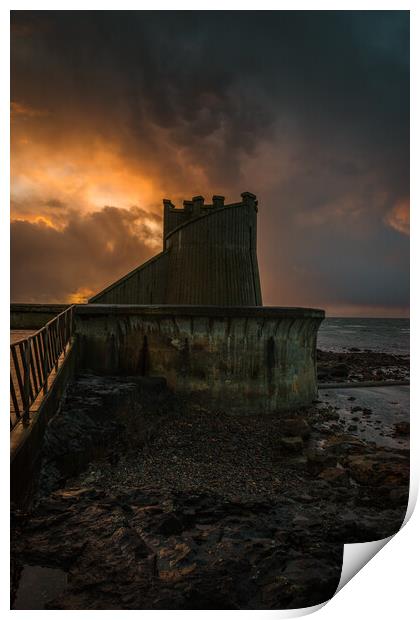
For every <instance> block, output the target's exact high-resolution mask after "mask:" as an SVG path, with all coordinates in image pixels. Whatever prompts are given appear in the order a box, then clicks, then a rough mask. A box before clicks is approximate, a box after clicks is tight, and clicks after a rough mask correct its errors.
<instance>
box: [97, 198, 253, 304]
mask: <svg viewBox="0 0 420 620" xmlns="http://www.w3.org/2000/svg"><path fill="white" fill-rule="evenodd" d="M241 197H242V201H241V202H237V203H233V204H230V205H225V204H224V200H225V199H224V197H223V196H213V201H212V204H204V198H203V197H202V196H194V197H193V199H192V200H185V201H184V204H183V208H181V209H177V208H176V207H175V206H174V205H173V204H172V203H171V201H170V200H164V201H163V251H162V252H160V254H158V255H157V256H155V257H154V258H152V259H150V260H149V261H147V262H146V263H144V264H143V265H140V266H139V267H137V268H136V269H134V270H133V271H131V272H130V273H129V274H127V275H126V276H124V277H123V278H121V279H120V280H118V281H117V282H115V283H114V284H111V285H110V286H108V287H107V288H106V289H104V290H103V291H102V292H100V293H98V294H97V295H95V296H94V297H92V299H90V300H89V303H104V304H168V305H185V304H192V305H203V306H206V305H218V306H261V305H262V299H261V287H260V278H259V272H258V262H257V242H256V239H257V211H258V209H257V204H258V202H257V200H256V196H255V195H254V194H251V193H249V192H244V193H243V194H241Z"/></svg>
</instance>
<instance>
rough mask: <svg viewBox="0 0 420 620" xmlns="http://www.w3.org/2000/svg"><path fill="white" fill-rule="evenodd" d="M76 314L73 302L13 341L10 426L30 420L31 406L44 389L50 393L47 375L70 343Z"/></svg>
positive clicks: (56, 369)
mask: <svg viewBox="0 0 420 620" xmlns="http://www.w3.org/2000/svg"><path fill="white" fill-rule="evenodd" d="M73 314H74V306H70V307H69V308H66V310H64V312H61V313H60V314H58V315H57V316H56V317H54V318H53V319H51V321H49V322H48V323H47V324H46V325H44V327H42V328H41V329H40V330H38V331H37V332H35V333H34V334H32V335H31V336H28V337H27V338H23V339H22V340H18V341H17V342H14V343H12V344H11V345H10V429H13V428H14V427H15V426H16V424H17V423H18V422H19V421H20V420H21V421H22V423H23V424H28V423H29V412H30V408H31V406H32V405H33V403H34V402H35V400H36V399H37V398H38V396H39V395H40V394H41V392H43V394H44V398H45V396H46V395H47V393H48V387H49V386H48V379H49V377H50V376H51V373H52V372H53V370H55V372H57V371H58V367H59V361H60V357H61V356H62V355H65V354H66V353H67V350H68V348H69V347H70V343H71V339H72V335H73Z"/></svg>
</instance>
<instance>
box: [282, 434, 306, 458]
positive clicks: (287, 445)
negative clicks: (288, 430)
mask: <svg viewBox="0 0 420 620" xmlns="http://www.w3.org/2000/svg"><path fill="white" fill-rule="evenodd" d="M279 446H280V448H281V450H282V451H284V452H288V453H299V454H300V453H301V452H302V451H303V440H302V437H281V438H280V441H279Z"/></svg>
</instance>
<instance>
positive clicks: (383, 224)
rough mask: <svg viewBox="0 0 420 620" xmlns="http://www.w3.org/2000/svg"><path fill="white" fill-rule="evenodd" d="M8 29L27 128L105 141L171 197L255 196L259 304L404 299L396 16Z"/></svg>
mask: <svg viewBox="0 0 420 620" xmlns="http://www.w3.org/2000/svg"><path fill="white" fill-rule="evenodd" d="M12 24H13V32H14V34H13V39H12V98H13V100H14V101H16V103H17V104H18V105H20V106H21V108H20V109H21V110H22V109H23V110H34V111H36V110H43V111H45V110H46V111H48V122H46V117H45V118H44V117H42V116H36V112H33V113H32V118H33V135H34V136H35V138H37V137H38V138H39V139H40V140H42V139H46V136H47V139H48V140H49V141H57V142H58V143H59V144H62V143H63V141H64V142H65V140H66V139H70V138H71V135H72V129H71V128H72V127H74V131H75V132H82V133H83V132H84V131H85V132H86V133H92V134H95V135H99V136H102V137H104V138H105V139H109V140H111V141H114V142H115V141H116V142H118V143H119V144H121V145H122V148H123V152H124V154H125V156H126V157H127V159H129V160H130V161H132V162H134V164H135V163H136V162H137V165H138V167H139V169H141V170H142V171H143V172H144V173H146V174H149V175H151V176H159V178H160V180H161V186H162V187H164V188H165V191H167V193H168V195H172V196H173V195H174V194H175V196H174V197H175V198H178V197H180V196H181V195H182V193H183V194H184V197H187V196H189V195H191V194H193V193H197V192H200V193H201V192H204V191H208V192H211V191H213V192H215V193H220V192H223V193H226V194H227V195H228V196H231V197H233V198H235V199H236V198H237V196H238V194H239V193H240V191H243V190H244V189H250V190H251V191H255V192H256V193H257V194H258V197H259V199H260V205H261V210H260V220H259V223H260V230H261V235H260V240H261V242H260V251H259V253H260V261H261V264H262V265H263V274H262V276H263V284H265V291H264V292H265V293H266V296H265V297H266V301H268V302H269V303H279V304H282V303H294V302H295V301H296V300H297V298H298V297H299V299H302V301H301V303H303V302H305V303H310V304H311V305H315V304H318V305H320V304H323V303H329V301H330V300H332V299H334V303H335V302H336V298H337V300H338V298H339V297H340V295H341V298H342V299H343V301H344V298H345V301H346V303H347V301H348V300H347V298H348V299H349V303H355V304H367V305H369V304H375V303H377V304H379V303H380V304H384V305H398V306H400V305H406V304H407V303H408V280H407V272H408V240H407V239H406V238H405V237H404V236H403V235H402V234H401V232H395V231H391V230H390V228H389V222H392V221H393V220H392V217H391V215H390V214H391V212H392V210H393V209H395V208H396V205H397V204H399V203H400V202H401V201H407V200H408V193H409V13H408V12H395V11H394V12H378V11H375V12H368V11H366V12H347V11H342V12H340V11H337V12H301V11H299V12H286V11H279V12H245V11H244V12H222V13H220V12H217V11H215V12H207V11H204V12H203V11H196V12H107V11H102V12H89V11H87V12H76V11H74V12H65V11H60V12H52V13H51V12H42V11H41V12H30V13H26V12H15V13H14V14H13V18H12ZM22 106H23V107H22ZM17 109H19V108H17ZM34 114H35V116H33V115H34ZM37 123H38V124H37ZM192 170H194V171H196V170H198V171H199V172H200V174H201V177H200V176H199V177H198V178H201V179H202V180H203V183H204V185H205V187H196V186H195V185H194V183H195V182H196V181H195V180H194V181H193V180H192V174H191V171H192ZM158 198H160V197H157V199H158ZM399 230H400V231H401V230H402V228H401V227H400V228H399ZM337 253H338V254H337ZM337 256H338V259H337V260H336V257H337ZM390 256H392V257H394V258H393V259H392V261H391V262H392V264H390V260H391V259H390V258H389V257H390ZM396 257H397V258H396ZM303 264H306V268H305V269H304V268H303V267H302V265H303ZM332 264H336V265H340V266H341V269H340V270H338V269H337V270H336V272H335V270H334V269H332V268H331V265H332ZM309 273H310V274H311V275H308V274H309ZM293 274H294V275H293ZM305 274H306V275H305ZM291 279H293V282H290V280H291ZM276 282H277V284H276ZM315 282H316V283H317V284H316V286H314V287H313V286H312V284H313V283H315ZM382 282H383V283H384V284H383V285H382V284H381V283H382ZM378 283H379V284H378ZM297 284H299V286H300V287H301V291H302V292H301V293H299V295H298V293H297V290H298V287H297ZM312 288H314V291H312ZM304 291H308V296H309V292H310V294H311V299H312V302H311V300H307V299H306V297H305V293H304ZM321 292H322V295H321Z"/></svg>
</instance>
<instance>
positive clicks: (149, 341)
mask: <svg viewBox="0 0 420 620" xmlns="http://www.w3.org/2000/svg"><path fill="white" fill-rule="evenodd" d="M323 318H324V312H323V311H322V310H313V309H307V308H275V307H220V306H138V305H136V306H131V305H105V304H87V305H79V306H77V309H76V312H75V329H76V337H77V342H78V356H79V359H78V364H79V366H80V367H81V368H84V369H91V370H93V371H95V372H100V373H108V374H127V375H149V376H163V377H165V378H166V380H167V382H168V385H169V386H170V387H171V388H173V389H174V390H176V391H177V392H179V393H185V394H196V395H201V396H203V397H205V398H206V400H211V401H212V402H213V403H214V404H217V405H219V406H221V407H224V408H227V407H228V408H229V410H232V411H241V412H246V411H253V412H255V411H260V412H270V411H277V410H281V409H287V408H293V407H299V406H302V405H307V404H309V403H310V402H311V401H312V400H313V399H314V398H315V397H316V393H317V382H316V336H317V331H318V327H319V325H320V323H321V321H322V319H323Z"/></svg>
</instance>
